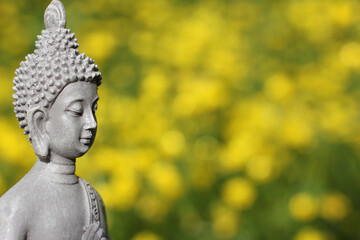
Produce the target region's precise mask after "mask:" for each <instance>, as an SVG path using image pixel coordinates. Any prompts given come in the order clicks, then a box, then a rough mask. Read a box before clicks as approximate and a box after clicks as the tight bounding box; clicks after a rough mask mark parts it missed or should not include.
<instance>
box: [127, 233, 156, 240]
mask: <svg viewBox="0 0 360 240" xmlns="http://www.w3.org/2000/svg"><path fill="white" fill-rule="evenodd" d="M161 239H162V238H160V237H159V236H158V235H156V234H155V233H152V232H148V231H143V232H140V233H138V234H137V235H136V236H135V237H133V238H132V239H131V240H161Z"/></svg>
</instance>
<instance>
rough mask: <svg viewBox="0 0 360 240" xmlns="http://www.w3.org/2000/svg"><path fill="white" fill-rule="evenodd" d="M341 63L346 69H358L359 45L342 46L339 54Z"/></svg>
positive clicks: (359, 62) (359, 64)
mask: <svg viewBox="0 0 360 240" xmlns="http://www.w3.org/2000/svg"><path fill="white" fill-rule="evenodd" d="M339 57H340V60H341V62H342V63H343V64H344V65H345V66H348V67H354V68H359V67H360V44H359V43H355V42H349V43H347V44H345V45H344V46H342V48H341V49H340V52H339Z"/></svg>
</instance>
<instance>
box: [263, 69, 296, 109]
mask: <svg viewBox="0 0 360 240" xmlns="http://www.w3.org/2000/svg"><path fill="white" fill-rule="evenodd" d="M293 92H294V87H293V83H292V82H291V79H289V78H288V77H287V76H285V75H284V74H282V73H278V74H275V75H273V76H271V77H269V78H268V79H266V82H265V93H266V94H267V95H268V96H269V97H270V98H271V99H273V100H275V101H279V102H284V101H287V100H289V99H290V98H291V97H292V95H293Z"/></svg>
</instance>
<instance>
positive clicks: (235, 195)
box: [222, 177, 256, 209]
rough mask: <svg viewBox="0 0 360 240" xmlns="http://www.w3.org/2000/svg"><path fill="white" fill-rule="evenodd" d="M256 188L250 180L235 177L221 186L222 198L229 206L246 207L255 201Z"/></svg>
mask: <svg viewBox="0 0 360 240" xmlns="http://www.w3.org/2000/svg"><path fill="white" fill-rule="evenodd" d="M255 198H256V190H255V187H254V186H253V184H252V183H251V182H249V181H248V180H246V179H243V178H240V177H236V178H233V179H230V180H228V181H227V182H225V184H224V185H223V187H222V199H223V201H224V202H225V203H226V204H228V205H229V206H231V207H235V208H237V209H247V208H249V207H250V206H251V205H252V204H253V203H254V201H255Z"/></svg>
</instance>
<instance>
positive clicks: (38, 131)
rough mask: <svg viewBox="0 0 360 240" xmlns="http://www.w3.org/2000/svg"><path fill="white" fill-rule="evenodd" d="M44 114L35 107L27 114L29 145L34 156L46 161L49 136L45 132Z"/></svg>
mask: <svg viewBox="0 0 360 240" xmlns="http://www.w3.org/2000/svg"><path fill="white" fill-rule="evenodd" d="M45 121H46V113H45V111H44V110H43V109H41V108H39V107H36V108H32V109H30V110H29V111H28V112H27V122H28V124H29V129H30V135H31V145H32V147H33V149H34V152H35V154H36V155H37V156H38V157H39V158H40V159H43V160H44V159H46V158H47V157H48V155H49V136H48V134H47V133H46V131H45Z"/></svg>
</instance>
